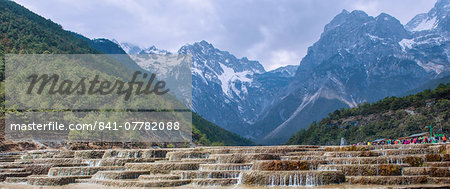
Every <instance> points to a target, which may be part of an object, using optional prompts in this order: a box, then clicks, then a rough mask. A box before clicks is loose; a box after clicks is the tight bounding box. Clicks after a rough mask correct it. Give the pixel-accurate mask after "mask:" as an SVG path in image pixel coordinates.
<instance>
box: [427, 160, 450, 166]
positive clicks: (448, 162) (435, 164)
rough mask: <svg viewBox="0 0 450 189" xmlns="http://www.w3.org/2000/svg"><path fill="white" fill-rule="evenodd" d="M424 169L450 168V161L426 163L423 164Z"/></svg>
mask: <svg viewBox="0 0 450 189" xmlns="http://www.w3.org/2000/svg"><path fill="white" fill-rule="evenodd" d="M423 166H424V167H450V161H443V162H425V163H423Z"/></svg>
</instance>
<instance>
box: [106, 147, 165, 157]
mask: <svg viewBox="0 0 450 189" xmlns="http://www.w3.org/2000/svg"><path fill="white" fill-rule="evenodd" d="M169 151H170V150H169V149H134V150H107V151H105V153H104V155H103V158H165V157H166V154H167V153H168V152H169Z"/></svg>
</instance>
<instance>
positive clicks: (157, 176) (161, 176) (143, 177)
mask: <svg viewBox="0 0 450 189" xmlns="http://www.w3.org/2000/svg"><path fill="white" fill-rule="evenodd" d="M138 179H139V180H179V179H180V175H172V174H152V175H139V177H138Z"/></svg>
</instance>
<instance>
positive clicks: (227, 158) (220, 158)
mask: <svg viewBox="0 0 450 189" xmlns="http://www.w3.org/2000/svg"><path fill="white" fill-rule="evenodd" d="M210 157H211V158H215V159H216V162H217V163H250V162H251V161H253V160H279V159H280V155H278V154H253V153H250V154H212V155H211V156H210Z"/></svg>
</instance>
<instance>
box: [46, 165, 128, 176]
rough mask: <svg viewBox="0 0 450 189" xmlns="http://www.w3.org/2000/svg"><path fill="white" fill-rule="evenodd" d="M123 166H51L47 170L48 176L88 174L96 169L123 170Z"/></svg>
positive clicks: (95, 171) (93, 172)
mask: <svg viewBox="0 0 450 189" xmlns="http://www.w3.org/2000/svg"><path fill="white" fill-rule="evenodd" d="M123 169H124V167H123V166H105V167H52V168H50V170H49V171H48V176H89V175H94V174H95V173H97V172H98V171H107V170H123Z"/></svg>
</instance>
